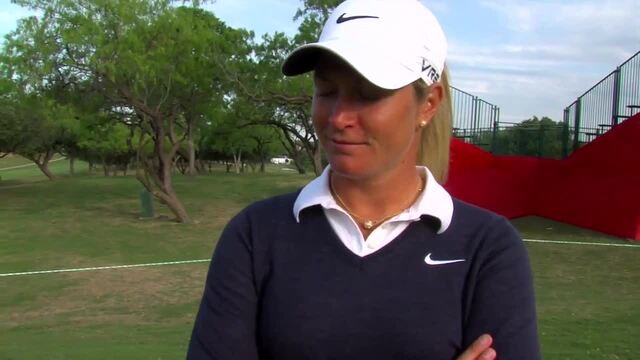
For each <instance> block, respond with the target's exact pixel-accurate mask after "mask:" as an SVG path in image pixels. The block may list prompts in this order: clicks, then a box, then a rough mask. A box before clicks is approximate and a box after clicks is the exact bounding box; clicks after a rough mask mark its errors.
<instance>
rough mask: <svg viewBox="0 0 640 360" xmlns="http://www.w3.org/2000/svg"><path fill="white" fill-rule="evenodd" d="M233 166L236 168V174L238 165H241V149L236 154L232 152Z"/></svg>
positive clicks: (238, 172) (238, 169) (238, 170)
mask: <svg viewBox="0 0 640 360" xmlns="http://www.w3.org/2000/svg"><path fill="white" fill-rule="evenodd" d="M233 166H234V167H235V169H236V174H240V167H241V166H242V151H241V150H240V151H238V154H237V155H236V153H235V152H234V153H233Z"/></svg>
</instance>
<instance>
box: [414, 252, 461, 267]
mask: <svg viewBox="0 0 640 360" xmlns="http://www.w3.org/2000/svg"><path fill="white" fill-rule="evenodd" d="M463 261H465V259H453V260H433V259H432V258H431V253H429V254H427V257H425V258H424V262H426V263H427V265H446V264H453V263H457V262H463Z"/></svg>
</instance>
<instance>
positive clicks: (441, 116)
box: [418, 66, 453, 184]
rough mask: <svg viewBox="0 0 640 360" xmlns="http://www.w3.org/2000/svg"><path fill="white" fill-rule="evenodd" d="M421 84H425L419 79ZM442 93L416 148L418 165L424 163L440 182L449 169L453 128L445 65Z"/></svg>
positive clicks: (447, 71)
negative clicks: (433, 114) (438, 106)
mask: <svg viewBox="0 0 640 360" xmlns="http://www.w3.org/2000/svg"><path fill="white" fill-rule="evenodd" d="M420 82H422V84H423V85H425V86H426V84H425V83H424V82H423V81H422V80H420ZM441 83H442V87H443V90H444V95H443V98H442V102H441V103H440V108H439V109H438V111H437V112H436V114H435V116H434V117H433V119H431V121H430V122H429V124H428V125H427V126H425V127H424V128H423V129H422V137H421V140H420V147H419V149H418V165H424V166H426V167H427V168H429V170H430V171H431V173H432V174H433V176H434V177H435V178H436V181H438V183H440V184H444V183H445V182H446V181H447V174H448V171H449V146H450V142H451V131H452V128H453V108H452V104H451V89H450V88H449V70H448V69H447V67H446V66H445V68H444V71H443V72H442V79H441Z"/></svg>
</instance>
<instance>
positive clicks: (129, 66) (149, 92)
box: [8, 0, 248, 222]
mask: <svg viewBox="0 0 640 360" xmlns="http://www.w3.org/2000/svg"><path fill="white" fill-rule="evenodd" d="M16 3H18V4H21V5H25V6H29V7H31V8H34V9H38V10H40V11H41V12H42V13H43V15H42V17H41V18H40V19H36V18H31V19H29V20H28V21H24V22H22V23H21V24H20V27H19V29H18V30H17V31H16V32H14V33H13V34H12V35H11V37H10V39H9V42H8V43H9V48H10V49H11V55H12V56H14V57H19V58H20V59H21V60H22V62H24V63H29V64H32V66H29V67H26V68H28V69H29V70H30V71H25V73H26V74H27V75H26V77H28V78H29V79H31V80H32V81H34V82H36V83H37V82H39V84H40V85H46V83H48V82H51V79H52V78H54V77H56V78H62V79H64V81H65V83H69V84H76V85H77V84H79V83H90V85H91V89H92V90H93V91H95V92H97V93H99V94H100V95H102V96H104V97H105V98H106V99H108V100H109V101H110V103H111V104H110V107H111V108H127V109H130V110H131V111H132V112H133V114H134V115H135V116H133V117H132V118H130V119H129V121H130V123H129V124H128V125H129V126H135V127H138V128H139V129H140V131H141V136H140V137H139V141H140V143H139V144H138V145H137V146H138V148H143V147H145V146H146V144H147V143H151V144H152V146H153V151H152V156H151V157H146V156H143V157H139V160H140V161H141V165H142V167H143V169H144V173H143V174H139V176H138V179H139V180H140V182H141V183H142V184H143V185H144V186H145V187H146V188H147V189H148V190H149V191H150V192H151V193H152V194H153V195H154V196H155V197H157V198H158V199H159V200H160V201H161V202H162V203H164V204H166V205H167V206H168V207H169V208H170V209H171V211H172V212H173V213H174V214H175V215H176V217H177V219H178V220H179V221H181V222H190V218H189V216H188V214H187V212H186V209H185V208H184V206H183V204H182V202H181V201H180V199H179V198H178V196H177V194H176V193H175V191H174V189H173V181H172V168H173V162H174V159H175V157H176V154H177V152H178V151H179V149H180V148H181V147H182V144H183V141H184V140H185V139H188V138H190V136H192V132H191V130H190V129H192V128H193V126H194V123H195V122H196V121H197V120H198V119H200V117H199V116H198V114H199V111H200V104H201V103H202V102H208V101H210V100H211V97H213V96H223V95H222V94H220V92H221V90H220V86H210V85H208V84H207V81H209V82H211V81H213V82H215V77H214V75H215V74H216V72H219V71H218V70H217V68H218V67H217V66H218V64H220V63H222V62H223V60H225V61H227V60H229V58H232V57H233V56H232V55H231V54H234V56H236V55H237V54H240V55H237V56H241V55H242V54H243V51H240V50H239V48H240V45H246V43H247V42H246V41H245V40H244V39H245V37H247V36H248V34H247V33H246V32H239V31H235V30H233V29H230V28H228V27H226V25H224V23H222V22H221V21H219V20H218V19H217V18H216V17H215V16H214V15H213V14H211V13H208V12H206V11H204V10H202V9H198V8H195V7H189V8H187V7H174V6H172V5H171V1H168V0H149V1H147V0H123V1H118V2H114V1H106V0H79V1H75V0H74V1H72V0H53V1H40V0H16ZM228 40H229V41H228ZM185 99H189V103H185ZM185 109H194V111H193V112H185ZM190 143H191V142H190ZM190 153H193V151H191V150H190Z"/></svg>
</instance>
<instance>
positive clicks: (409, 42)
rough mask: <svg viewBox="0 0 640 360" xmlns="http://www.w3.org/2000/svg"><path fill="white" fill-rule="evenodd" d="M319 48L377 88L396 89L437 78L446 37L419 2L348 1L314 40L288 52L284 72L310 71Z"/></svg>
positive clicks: (444, 54) (338, 9) (313, 66)
mask: <svg viewBox="0 0 640 360" xmlns="http://www.w3.org/2000/svg"><path fill="white" fill-rule="evenodd" d="M323 52H329V53H332V54H334V55H336V56H338V57H340V58H341V59H343V60H344V61H346V62H347V63H348V64H350V65H351V66H352V67H353V68H354V69H356V70H357V71H358V72H359V73H360V74H362V75H363V76H364V77H365V78H366V79H367V80H369V81H370V82H372V83H373V84H375V85H377V86H379V87H382V88H385V89H398V88H401V87H403V86H405V85H408V84H410V83H412V82H414V81H416V80H418V79H423V80H424V81H425V82H426V83H427V84H429V85H431V84H433V83H434V82H436V81H438V80H439V79H440V76H441V75H442V71H443V70H444V64H445V59H446V56H447V40H446V38H445V36H444V32H443V31H442V27H441V26H440V24H439V23H438V20H437V19H436V18H435V16H434V15H433V14H432V13H431V11H429V10H428V9H427V8H426V7H424V6H423V5H422V4H421V3H420V2H419V1H418V0H394V1H390V0H347V1H345V2H343V3H342V4H340V5H339V6H338V7H337V8H336V9H335V10H334V11H333V13H332V14H331V16H330V17H329V19H328V20H327V22H326V23H325V25H324V28H323V30H322V34H321V35H320V39H319V40H318V42H315V43H311V44H306V45H302V46H300V47H298V48H297V49H295V50H294V51H293V52H291V54H289V56H288V57H287V58H286V59H285V61H284V63H283V65H282V72H283V74H285V75H287V76H292V75H299V74H302V73H305V72H308V71H311V70H313V69H314V68H315V66H316V64H317V61H318V58H319V57H320V55H321V53H323Z"/></svg>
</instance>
